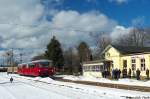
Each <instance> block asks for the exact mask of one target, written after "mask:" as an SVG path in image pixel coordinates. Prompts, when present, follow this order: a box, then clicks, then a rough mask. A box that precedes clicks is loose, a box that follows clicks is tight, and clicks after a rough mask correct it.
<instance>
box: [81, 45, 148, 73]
mask: <svg viewBox="0 0 150 99" xmlns="http://www.w3.org/2000/svg"><path fill="white" fill-rule="evenodd" d="M102 55H104V61H103V62H102V61H99V62H98V63H101V64H103V65H101V66H102V67H101V68H103V70H104V69H107V70H108V71H110V73H111V70H112V68H114V69H115V68H118V69H121V70H123V69H127V71H128V70H129V68H130V69H131V70H132V72H135V71H136V70H137V69H139V70H140V71H141V75H142V76H146V69H150V47H134V46H116V45H109V46H107V47H106V48H105V50H104V51H103V52H102ZM106 61H107V64H105V63H106ZM93 64H94V63H93ZM85 65H87V64H86V63H83V74H86V73H84V72H86V70H85V67H84V66H85ZM91 66H93V67H91V68H95V67H94V65H91ZM91 72H93V71H91ZM91 72H90V73H89V75H90V74H92V73H91ZM97 72H101V71H97ZM85 76H87V74H86V75H85Z"/></svg>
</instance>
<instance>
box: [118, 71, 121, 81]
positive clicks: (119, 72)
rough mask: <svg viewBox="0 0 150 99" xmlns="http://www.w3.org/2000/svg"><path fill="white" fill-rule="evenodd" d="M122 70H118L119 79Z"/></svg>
mask: <svg viewBox="0 0 150 99" xmlns="http://www.w3.org/2000/svg"><path fill="white" fill-rule="evenodd" d="M120 74H121V70H120V69H119V70H118V79H119V78H120Z"/></svg>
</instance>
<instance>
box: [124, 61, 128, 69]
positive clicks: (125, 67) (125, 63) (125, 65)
mask: <svg viewBox="0 0 150 99" xmlns="http://www.w3.org/2000/svg"><path fill="white" fill-rule="evenodd" d="M123 69H127V60H123Z"/></svg>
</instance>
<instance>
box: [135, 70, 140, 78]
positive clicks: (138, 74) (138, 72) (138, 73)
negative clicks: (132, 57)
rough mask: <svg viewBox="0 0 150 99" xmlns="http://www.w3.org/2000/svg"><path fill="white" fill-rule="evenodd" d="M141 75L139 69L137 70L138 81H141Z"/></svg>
mask: <svg viewBox="0 0 150 99" xmlns="http://www.w3.org/2000/svg"><path fill="white" fill-rule="evenodd" d="M140 73H141V72H140V70H139V69H137V70H136V79H137V80H140Z"/></svg>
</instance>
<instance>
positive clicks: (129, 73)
mask: <svg viewBox="0 0 150 99" xmlns="http://www.w3.org/2000/svg"><path fill="white" fill-rule="evenodd" d="M128 77H129V78H131V68H129V72H128Z"/></svg>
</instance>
